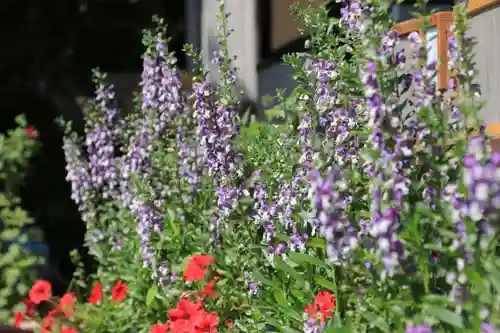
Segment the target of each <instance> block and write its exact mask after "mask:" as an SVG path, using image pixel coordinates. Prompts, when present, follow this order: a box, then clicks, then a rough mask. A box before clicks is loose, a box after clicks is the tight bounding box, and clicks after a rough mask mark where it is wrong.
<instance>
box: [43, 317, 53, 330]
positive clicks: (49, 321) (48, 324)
mask: <svg viewBox="0 0 500 333" xmlns="http://www.w3.org/2000/svg"><path fill="white" fill-rule="evenodd" d="M53 328H54V317H53V316H51V315H50V314H49V315H48V316H47V317H45V318H43V321H42V333H47V332H50V331H52V329H53Z"/></svg>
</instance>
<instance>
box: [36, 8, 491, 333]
mask: <svg viewBox="0 0 500 333" xmlns="http://www.w3.org/2000/svg"><path fill="white" fill-rule="evenodd" d="M220 4H221V7H220V15H219V20H220V22H221V27H220V29H219V30H218V31H219V32H220V35H219V36H217V38H218V41H219V46H220V48H219V50H218V51H217V53H216V54H215V57H214V63H215V64H217V65H218V67H219V70H220V78H221V79H220V82H219V83H218V84H214V83H212V82H210V81H209V76H208V75H207V74H208V73H204V72H203V71H202V70H200V73H198V74H200V75H198V77H197V78H196V79H195V81H194V82H193V86H192V95H191V96H186V95H185V94H184V92H185V91H186V89H185V88H186V87H183V86H182V85H181V82H180V79H179V72H178V70H177V68H176V66H175V64H176V60H175V57H174V56H173V55H172V54H170V53H169V52H168V48H167V43H166V37H165V33H166V32H165V30H164V29H163V28H161V24H160V25H159V26H160V27H159V28H158V29H157V30H155V31H153V32H150V33H146V35H145V45H146V53H145V55H144V71H143V77H142V78H143V80H142V83H141V88H142V91H141V94H140V96H139V98H138V99H137V102H138V112H137V113H135V114H132V115H129V116H128V118H126V119H125V120H120V118H119V117H118V112H117V109H116V106H115V103H114V92H113V90H112V87H110V86H106V85H105V84H103V83H102V82H104V81H103V78H102V75H101V74H96V84H97V93H96V95H97V98H96V101H95V103H93V104H91V105H89V110H88V112H87V113H86V115H87V117H86V119H87V126H86V134H85V138H83V139H80V138H78V137H77V136H76V135H75V134H74V133H72V132H71V130H70V128H69V127H68V131H67V135H66V137H65V140H64V150H65V153H66V160H67V170H68V178H67V179H68V181H69V182H70V183H71V184H72V188H73V199H74V201H75V202H76V203H77V204H78V206H79V209H80V211H81V214H82V217H83V219H84V221H85V222H86V224H87V235H86V245H87V246H88V248H89V251H90V252H91V253H92V254H93V255H94V256H95V257H96V259H97V260H98V262H99V268H98V271H97V273H96V274H95V281H99V282H98V284H95V287H94V289H92V291H91V295H90V300H91V301H90V302H87V303H85V304H86V305H82V310H81V312H80V310H78V311H77V309H78V307H77V308H75V311H74V312H72V315H73V316H74V317H78V316H81V317H82V318H83V317H85V319H84V320H83V323H84V325H85V326H84V328H83V330H85V331H87V332H107V331H110V332H116V331H120V332H132V331H133V332H148V331H151V332H166V331H167V332H216V331H222V332H224V331H243V332H251V333H253V332H262V331H264V330H267V331H280V332H285V333H293V332H301V331H303V332H336V331H341V332H405V331H406V332H432V331H436V332H495V331H497V328H496V327H497V326H496V325H498V324H499V321H500V316H499V315H498V313H500V312H499V311H498V310H499V306H500V302H499V291H500V289H499V285H500V284H499V280H498V272H499V271H500V270H499V265H500V262H499V260H498V259H497V258H496V255H497V253H498V246H497V242H496V240H497V239H498V228H497V224H498V223H497V222H498V209H499V208H500V205H499V201H498V199H497V197H498V194H499V190H500V187H499V181H500V179H499V178H498V174H499V172H498V166H499V161H500V157H499V155H498V154H492V153H491V151H490V148H489V143H488V140H489V138H488V137H487V135H486V134H485V125H484V124H483V123H482V122H481V121H480V120H479V119H478V117H477V111H478V109H479V108H480V106H481V103H480V101H479V100H478V99H479V97H478V93H477V91H476V90H475V89H476V86H475V85H474V84H472V83H473V80H474V70H473V62H472V61H471V53H470V45H471V40H470V38H469V37H468V36H467V35H466V33H465V31H466V15H465V13H464V9H463V7H461V6H458V8H457V12H456V17H455V25H454V27H453V29H452V30H451V31H450V40H449V43H450V50H449V59H450V68H451V69H452V75H454V76H456V78H457V80H453V83H450V87H449V89H448V90H446V91H441V90H438V89H437V87H436V84H435V81H434V77H435V75H436V67H437V66H436V62H432V61H429V60H428V59H427V58H426V46H425V41H424V40H422V39H421V38H420V36H419V34H417V33H412V34H410V35H409V36H408V38H407V39H408V40H407V42H406V44H407V47H406V48H403V45H402V44H403V43H401V40H402V37H400V36H399V35H398V33H397V32H396V31H393V30H391V26H392V22H391V20H390V18H389V8H390V5H391V4H392V3H391V2H389V1H385V0H381V1H378V0H377V1H375V0H363V1H346V2H342V17H341V18H340V19H338V20H337V19H329V18H328V15H327V11H326V10H325V9H324V8H308V9H307V10H305V11H303V10H299V9H298V7H297V8H296V12H297V14H298V16H299V17H300V18H302V19H304V21H305V23H306V24H307V25H309V26H310V28H311V30H312V32H313V33H312V37H311V39H310V41H308V45H309V46H310V47H311V49H312V50H311V52H310V53H308V54H294V55H290V56H287V57H286V60H287V62H288V63H289V64H290V65H292V66H294V67H295V68H296V70H297V74H296V81H297V85H298V88H297V90H296V92H295V94H294V96H295V97H294V98H295V103H292V105H293V107H292V109H291V110H286V111H287V112H286V113H284V114H283V115H282V118H284V119H282V120H284V121H283V124H281V125H273V124H270V123H252V124H250V126H249V127H242V126H240V119H239V115H238V113H237V112H236V110H237V109H238V103H239V100H240V97H239V96H238V94H237V93H236V91H237V89H235V86H236V79H235V68H234V66H233V63H232V61H233V58H232V57H231V56H230V55H229V54H228V52H227V36H228V34H229V33H230V30H229V28H228V27H227V14H226V13H225V11H224V2H223V1H220ZM334 26H337V27H339V28H340V29H339V31H338V35H337V36H333V35H332V34H331V32H332V27H334ZM187 51H188V53H190V54H191V55H193V56H195V58H196V54H195V52H193V51H192V50H190V49H188V50H187ZM196 59H198V58H196ZM456 82H458V84H456ZM180 276H182V279H181V278H180ZM117 281H118V282H117ZM120 281H121V282H120ZM112 285H115V287H114V291H111V294H112V298H111V302H109V301H105V300H107V299H108V298H105V297H102V298H101V295H103V294H109V290H107V291H106V292H105V291H104V289H105V288H108V289H109V288H110V286H112ZM125 291H126V292H125ZM41 294H43V293H41ZM43 295H44V296H43V298H46V295H45V294H43ZM64 297H66V296H63V298H64ZM67 298H68V299H69V298H70V297H69V296H67ZM113 298H114V299H115V300H117V299H119V300H120V302H113ZM88 303H90V304H88ZM96 305H97V306H96ZM96 309H97V310H96ZM59 312H60V311H59ZM63 313H64V311H63ZM80 313H82V314H83V315H81V314H80ZM52 318H54V316H50V317H49V321H50V320H51V319H52ZM71 327H72V328H71V329H73V330H79V329H80V327H79V326H71Z"/></svg>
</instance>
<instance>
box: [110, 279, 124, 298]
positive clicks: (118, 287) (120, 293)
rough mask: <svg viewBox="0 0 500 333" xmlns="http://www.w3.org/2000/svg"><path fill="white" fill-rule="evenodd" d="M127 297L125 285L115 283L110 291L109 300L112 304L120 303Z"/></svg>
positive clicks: (119, 282)
mask: <svg viewBox="0 0 500 333" xmlns="http://www.w3.org/2000/svg"><path fill="white" fill-rule="evenodd" d="M126 295H127V284H125V283H122V280H118V281H116V284H115V286H114V287H113V289H111V300H113V302H121V301H123V300H124V299H125V296H126Z"/></svg>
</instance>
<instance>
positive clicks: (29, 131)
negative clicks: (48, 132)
mask: <svg viewBox="0 0 500 333" xmlns="http://www.w3.org/2000/svg"><path fill="white" fill-rule="evenodd" d="M24 133H25V134H26V135H27V136H29V137H32V138H33V139H38V138H39V137H40V134H39V133H38V131H37V130H36V128H35V127H33V126H28V127H26V128H25V129H24Z"/></svg>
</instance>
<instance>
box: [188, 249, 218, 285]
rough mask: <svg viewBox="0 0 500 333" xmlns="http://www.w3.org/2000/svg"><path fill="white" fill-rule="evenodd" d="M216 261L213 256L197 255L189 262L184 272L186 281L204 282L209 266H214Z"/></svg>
mask: <svg viewBox="0 0 500 333" xmlns="http://www.w3.org/2000/svg"><path fill="white" fill-rule="evenodd" d="M214 263H215V260H214V258H213V257H212V256H211V255H209V254H208V255H198V254H195V255H193V256H192V257H191V259H190V260H189V262H188V264H187V266H186V270H185V271H184V281H186V282H188V281H195V280H198V281H203V280H204V279H205V273H206V271H207V267H208V265H209V264H214Z"/></svg>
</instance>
